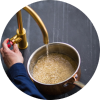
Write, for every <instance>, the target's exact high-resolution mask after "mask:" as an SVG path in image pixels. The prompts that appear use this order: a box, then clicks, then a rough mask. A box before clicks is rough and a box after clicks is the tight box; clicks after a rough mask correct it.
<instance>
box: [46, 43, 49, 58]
mask: <svg viewBox="0 0 100 100" xmlns="http://www.w3.org/2000/svg"><path fill="white" fill-rule="evenodd" d="M46 53H47V57H48V56H49V49H48V44H46Z"/></svg>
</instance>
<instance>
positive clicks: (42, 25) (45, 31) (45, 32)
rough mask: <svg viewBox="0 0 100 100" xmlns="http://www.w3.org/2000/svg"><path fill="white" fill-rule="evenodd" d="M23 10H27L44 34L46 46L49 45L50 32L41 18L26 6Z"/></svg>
mask: <svg viewBox="0 0 100 100" xmlns="http://www.w3.org/2000/svg"><path fill="white" fill-rule="evenodd" d="M23 9H24V10H26V11H27V12H28V13H29V14H30V15H31V16H32V17H33V18H34V20H35V21H36V22H37V24H38V25H39V27H40V29H41V31H42V34H43V41H44V44H48V43H49V38H48V32H47V29H46V27H45V25H44V23H43V21H42V20H41V18H40V17H39V16H38V15H37V13H36V12H35V11H34V10H33V9H32V8H31V7H29V6H26V7H24V8H23Z"/></svg>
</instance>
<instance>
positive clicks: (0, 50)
mask: <svg viewBox="0 0 100 100" xmlns="http://www.w3.org/2000/svg"><path fill="white" fill-rule="evenodd" d="M0 52H1V55H2V57H3V58H4V52H3V48H1V49H0Z"/></svg>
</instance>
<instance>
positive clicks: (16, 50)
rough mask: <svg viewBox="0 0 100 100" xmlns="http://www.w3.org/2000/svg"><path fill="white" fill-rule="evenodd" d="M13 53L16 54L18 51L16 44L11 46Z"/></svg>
mask: <svg viewBox="0 0 100 100" xmlns="http://www.w3.org/2000/svg"><path fill="white" fill-rule="evenodd" d="M13 51H14V52H18V51H19V48H18V45H17V44H14V45H13Z"/></svg>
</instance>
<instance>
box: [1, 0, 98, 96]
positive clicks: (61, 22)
mask: <svg viewBox="0 0 100 100" xmlns="http://www.w3.org/2000/svg"><path fill="white" fill-rule="evenodd" d="M29 6H30V7H32V8H33V9H34V10H35V11H36V13H37V14H38V15H39V16H40V17H41V19H42V20H43V22H44V24H45V26H46V28H47V30H48V33H49V42H50V43H51V42H64V43H68V44H71V45H72V46H74V47H75V48H76V49H77V50H78V52H79V54H80V57H81V79H80V81H81V82H83V83H84V84H87V83H88V81H89V80H90V79H91V77H92V76H93V74H94V72H95V70H96V67H97V64H98V60H99V39H98V36H97V33H96V30H95V28H94V26H93V24H92V23H91V21H90V20H89V19H88V18H87V16H86V15H84V14H83V13H82V12H81V11H80V10H79V9H77V8H75V7H74V6H72V5H70V4H67V3H63V2H60V1H40V2H37V3H33V4H31V5H29ZM22 18H23V26H24V28H25V29H26V32H27V40H28V44H29V47H28V48H27V49H25V50H20V51H21V52H22V54H23V56H24V65H25V67H26V64H27V61H28V58H29V56H30V55H31V54H32V52H34V51H35V50H36V49H37V48H39V47H40V46H42V45H44V44H43V37H42V33H41V30H40V29H39V27H38V25H37V24H36V22H35V20H34V19H33V18H32V17H31V16H30V15H29V14H28V13H27V12H26V11H24V10H22ZM17 28H18V26H17V19H16V15H14V16H13V17H12V18H11V20H10V21H9V23H8V24H7V26H6V28H5V30H4V33H3V36H2V39H1V43H2V42H3V41H4V39H6V38H11V37H12V36H14V35H15V34H16V30H17ZM2 63H3V66H4V70H5V71H6V72H7V70H8V69H7V67H6V65H5V64H4V62H3V60H2ZM78 90H80V89H78V88H77V87H75V88H74V89H73V90H71V91H70V92H68V93H66V94H63V95H60V96H55V97H54V96H53V97H52V96H51V97H49V96H46V97H48V98H62V97H65V96H68V95H71V94H73V93H75V92H77V91H78Z"/></svg>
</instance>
